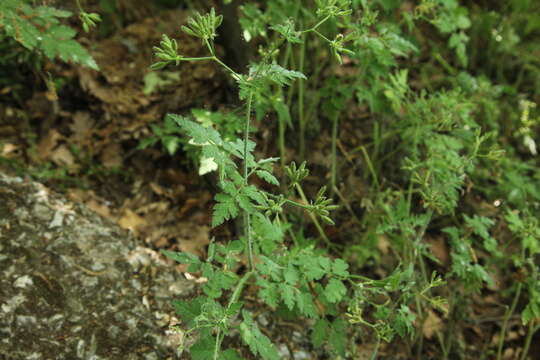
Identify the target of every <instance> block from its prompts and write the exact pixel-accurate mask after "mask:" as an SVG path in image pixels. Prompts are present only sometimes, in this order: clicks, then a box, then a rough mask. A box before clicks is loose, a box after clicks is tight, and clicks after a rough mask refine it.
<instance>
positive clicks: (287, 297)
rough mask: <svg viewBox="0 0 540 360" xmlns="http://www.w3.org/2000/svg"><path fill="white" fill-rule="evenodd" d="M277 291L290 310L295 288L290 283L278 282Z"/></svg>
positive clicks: (292, 305) (292, 304) (293, 300)
mask: <svg viewBox="0 0 540 360" xmlns="http://www.w3.org/2000/svg"><path fill="white" fill-rule="evenodd" d="M279 291H280V294H281V299H282V300H283V302H284V303H285V305H287V307H288V308H289V310H292V309H293V308H294V302H295V288H294V287H293V286H291V285H287V284H283V283H281V284H279Z"/></svg>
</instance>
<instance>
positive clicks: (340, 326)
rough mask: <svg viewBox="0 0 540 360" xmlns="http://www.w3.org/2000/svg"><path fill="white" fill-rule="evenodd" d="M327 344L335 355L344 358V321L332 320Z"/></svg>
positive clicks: (345, 333)
mask: <svg viewBox="0 0 540 360" xmlns="http://www.w3.org/2000/svg"><path fill="white" fill-rule="evenodd" d="M328 344H329V345H330V348H331V349H332V350H333V351H334V352H335V353H337V354H338V355H340V356H345V348H346V347H347V323H346V322H345V320H343V319H340V318H338V319H336V320H334V322H333V323H332V326H331V328H330V335H329V336H328Z"/></svg>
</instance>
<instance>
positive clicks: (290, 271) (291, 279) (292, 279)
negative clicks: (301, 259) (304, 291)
mask: <svg viewBox="0 0 540 360" xmlns="http://www.w3.org/2000/svg"><path fill="white" fill-rule="evenodd" d="M283 278H284V279H285V282H286V283H287V284H289V285H294V284H296V283H297V282H298V280H299V274H298V270H297V269H296V268H295V267H294V266H293V265H291V264H289V265H288V266H287V268H286V269H285V270H284V271H283Z"/></svg>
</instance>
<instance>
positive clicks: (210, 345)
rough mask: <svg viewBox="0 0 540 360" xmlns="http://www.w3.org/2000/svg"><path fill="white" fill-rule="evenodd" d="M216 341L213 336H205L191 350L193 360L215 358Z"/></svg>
mask: <svg viewBox="0 0 540 360" xmlns="http://www.w3.org/2000/svg"><path fill="white" fill-rule="evenodd" d="M215 346H216V340H215V339H214V337H213V336H212V335H210V334H209V335H208V336H204V337H201V338H200V339H199V341H197V342H196V343H195V344H193V345H192V346H191V347H190V348H189V353H190V354H191V359H192V360H208V359H213V358H214V348H215Z"/></svg>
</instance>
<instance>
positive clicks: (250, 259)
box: [244, 92, 254, 271]
mask: <svg viewBox="0 0 540 360" xmlns="http://www.w3.org/2000/svg"><path fill="white" fill-rule="evenodd" d="M252 100H253V92H250V93H249V96H248V99H247V110H246V122H245V126H244V185H245V186H248V160H247V159H248V141H249V123H250V119H251V102H252ZM244 235H245V237H246V244H247V253H248V263H249V270H251V271H252V270H253V269H254V268H253V240H252V238H251V217H250V214H249V212H248V211H246V210H244Z"/></svg>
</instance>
